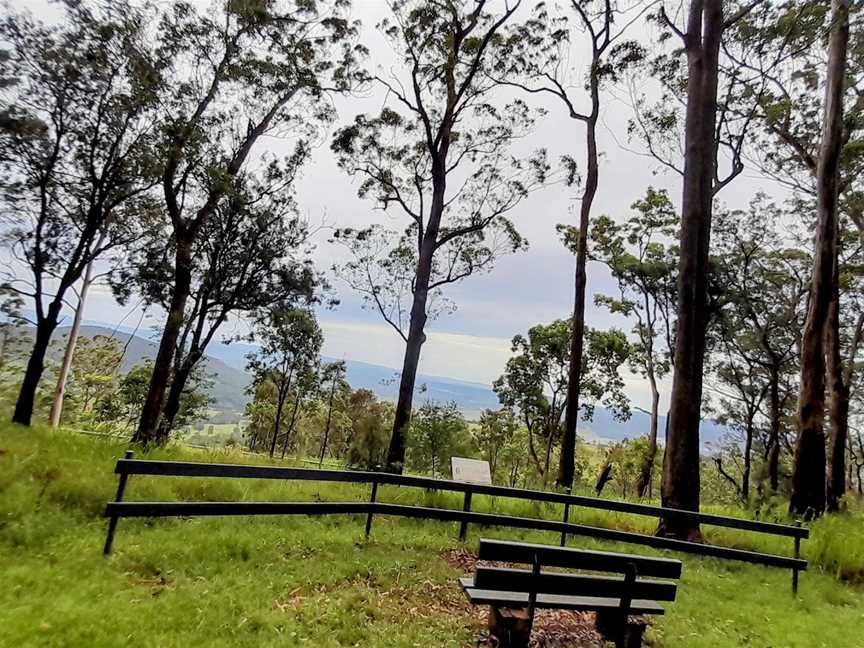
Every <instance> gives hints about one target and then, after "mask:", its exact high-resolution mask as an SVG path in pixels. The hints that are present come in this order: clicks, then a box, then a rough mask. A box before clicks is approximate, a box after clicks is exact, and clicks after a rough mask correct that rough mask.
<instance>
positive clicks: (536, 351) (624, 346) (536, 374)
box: [493, 320, 630, 482]
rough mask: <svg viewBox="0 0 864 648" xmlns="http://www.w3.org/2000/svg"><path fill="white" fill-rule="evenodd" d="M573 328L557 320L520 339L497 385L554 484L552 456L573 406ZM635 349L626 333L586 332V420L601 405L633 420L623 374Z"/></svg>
mask: <svg viewBox="0 0 864 648" xmlns="http://www.w3.org/2000/svg"><path fill="white" fill-rule="evenodd" d="M570 329H571V322H570V321H569V320H556V321H555V322H552V323H551V324H548V325H543V324H538V325H536V326H533V327H531V329H530V330H529V331H528V337H527V338H525V337H524V336H522V335H517V336H516V337H514V338H513V344H512V350H513V353H514V354H515V355H514V356H513V357H512V358H510V359H509V360H508V361H507V365H506V368H505V371H504V374H503V375H502V376H501V377H499V378H498V379H497V380H496V381H495V382H494V384H493V388H494V389H495V393H496V394H498V398H499V400H500V401H501V403H502V405H504V406H505V407H507V408H508V409H510V410H512V411H513V412H514V413H515V414H516V415H518V417H519V419H520V420H521V422H522V423H523V424H524V425H525V428H526V429H527V432H528V450H529V456H530V458H531V460H532V461H533V463H534V466H535V468H536V469H537V471H538V472H539V473H540V475H542V476H543V478H544V482H548V476H549V469H550V465H551V459H552V451H553V448H554V446H555V445H556V444H557V443H558V442H559V441H560V438H561V434H562V424H561V418H562V416H563V414H564V411H565V410H566V407H567V401H566V395H567V377H568V369H569V363H570ZM629 348H630V345H629V343H628V342H627V339H626V337H625V336H624V334H623V333H621V331H618V330H616V329H611V330H609V331H598V330H594V329H590V328H588V329H586V330H585V350H584V354H583V357H582V369H581V372H580V403H579V407H580V410H581V412H582V417H583V418H584V419H585V420H590V419H591V416H592V415H593V408H594V405H595V403H598V402H599V403H603V404H604V405H605V406H606V407H608V408H610V409H611V410H612V412H613V414H614V415H615V416H618V417H621V418H627V417H629V415H630V412H629V403H628V400H627V397H626V395H625V394H624V391H623V388H624V383H623V379H622V378H621V376H620V374H619V369H620V368H621V365H622V364H623V363H624V362H625V361H626V360H627V356H628V354H629ZM539 443H542V444H543V447H542V448H541V447H538V446H539Z"/></svg>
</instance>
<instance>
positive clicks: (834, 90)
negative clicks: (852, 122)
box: [789, 0, 849, 515]
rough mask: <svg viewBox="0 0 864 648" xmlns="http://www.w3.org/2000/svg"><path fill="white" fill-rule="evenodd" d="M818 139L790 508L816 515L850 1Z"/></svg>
mask: <svg viewBox="0 0 864 648" xmlns="http://www.w3.org/2000/svg"><path fill="white" fill-rule="evenodd" d="M831 7H832V28H831V35H830V37H829V43H828V70H827V77H826V88H825V107H824V111H823V115H824V116H823V125H822V143H821V145H820V151H819V161H818V165H817V169H816V187H817V205H818V222H817V225H816V241H815V247H816V251H815V255H814V257H813V274H812V279H811V284H810V300H809V307H808V310H807V319H806V322H805V325H804V335H803V339H802V344H801V386H800V391H799V398H798V426H799V429H798V439H797V442H796V444H795V464H794V471H793V473H792V497H791V501H790V503H789V510H790V512H791V513H793V514H796V515H820V514H822V513H823V512H824V510H825V432H824V430H823V427H822V419H823V417H824V415H825V322H826V320H827V318H828V311H829V306H830V302H831V295H832V288H831V286H832V284H833V275H834V259H835V256H836V245H837V239H836V232H837V175H838V169H839V158H840V149H841V148H842V120H843V81H844V75H845V69H846V49H847V45H848V42H849V5H848V2H847V1H846V0H833V1H832V3H831Z"/></svg>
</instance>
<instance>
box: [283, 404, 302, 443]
mask: <svg viewBox="0 0 864 648" xmlns="http://www.w3.org/2000/svg"><path fill="white" fill-rule="evenodd" d="M299 408H300V394H299V393H298V394H297V398H295V399H294V411H293V412H291V421H290V422H289V423H288V429H287V430H285V440H284V441H283V442H282V458H283V459H284V458H285V453H286V452H288V441H289V440H290V439H291V433H292V432H294V425H295V424H296V423H297V410H298V409H299Z"/></svg>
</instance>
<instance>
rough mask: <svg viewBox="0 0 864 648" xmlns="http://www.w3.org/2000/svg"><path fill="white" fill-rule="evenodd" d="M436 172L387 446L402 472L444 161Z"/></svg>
mask: <svg viewBox="0 0 864 648" xmlns="http://www.w3.org/2000/svg"><path fill="white" fill-rule="evenodd" d="M432 174H433V179H434V181H433V192H432V205H431V206H430V209H429V222H428V224H427V225H426V231H425V232H424V234H423V240H422V241H421V243H420V251H419V252H420V254H419V258H418V260H417V273H416V275H415V277H414V298H413V300H412V302H411V323H410V324H409V326H408V339H407V340H406V342H405V357H404V358H403V360H402V375H401V376H400V378H399V398H398V400H397V401H396V412H395V414H394V416H393V434H392V435H391V437H390V446H389V447H388V448H387V470H388V471H389V472H394V473H399V474H401V473H402V470H403V469H404V467H405V435H406V433H407V430H408V424H409V423H410V422H411V409H412V407H413V405H414V384H415V382H416V380H417V368H418V366H419V365H420V351H421V350H422V349H423V344H424V343H425V342H426V333H425V328H426V301H427V300H428V298H429V284H430V282H431V280H432V259H433V255H434V254H435V249H436V246H437V242H438V230H439V227H440V225H441V217H442V215H443V214H444V190H445V186H446V173H445V171H444V166H443V164H440V163H438V162H435V163H433V170H432Z"/></svg>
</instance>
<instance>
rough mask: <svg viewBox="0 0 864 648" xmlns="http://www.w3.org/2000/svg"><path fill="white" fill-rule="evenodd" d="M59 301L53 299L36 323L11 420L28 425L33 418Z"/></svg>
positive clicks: (55, 326)
mask: <svg viewBox="0 0 864 648" xmlns="http://www.w3.org/2000/svg"><path fill="white" fill-rule="evenodd" d="M60 306H61V305H60V302H59V301H58V300H56V299H55V300H54V301H52V302H51V304H49V306H48V312H47V313H46V314H45V317H44V318H43V319H42V320H40V321H39V322H38V323H37V324H36V337H35V339H34V340H33V350H32V351H31V352H30V358H29V359H28V360H27V368H26V369H25V370H24V380H23V381H22V382H21V389H20V391H19V392H18V400H17V401H16V403H15V412H14V414H13V415H12V422H13V423H19V424H21V425H30V421H31V420H32V419H33V407H34V405H35V403H36V390H37V389H38V388H39V380H40V379H41V378H42V372H43V371H45V356H46V354H47V353H48V345H49V344H50V343H51V336H52V335H53V334H54V330H55V329H56V328H57V323H58V320H59V317H60Z"/></svg>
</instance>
